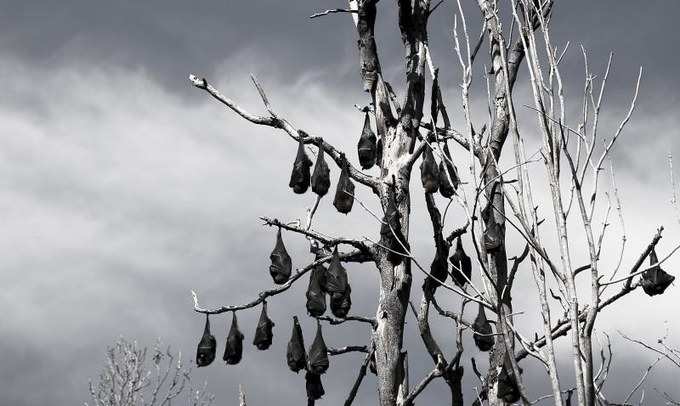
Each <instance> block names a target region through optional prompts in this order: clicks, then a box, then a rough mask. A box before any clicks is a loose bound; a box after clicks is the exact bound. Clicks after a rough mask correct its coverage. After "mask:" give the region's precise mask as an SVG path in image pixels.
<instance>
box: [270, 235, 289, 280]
mask: <svg viewBox="0 0 680 406" xmlns="http://www.w3.org/2000/svg"><path fill="white" fill-rule="evenodd" d="M269 258H270V259H271V261H272V264H271V265H269V273H270V274H271V276H272V279H274V283H276V284H278V285H282V284H284V283H286V282H288V278H290V274H291V272H292V270H293V264H292V261H291V259H290V255H288V251H286V246H285V245H283V239H282V238H281V229H280V228H279V231H278V232H277V233H276V245H275V246H274V250H273V251H272V253H271V254H270V255H269Z"/></svg>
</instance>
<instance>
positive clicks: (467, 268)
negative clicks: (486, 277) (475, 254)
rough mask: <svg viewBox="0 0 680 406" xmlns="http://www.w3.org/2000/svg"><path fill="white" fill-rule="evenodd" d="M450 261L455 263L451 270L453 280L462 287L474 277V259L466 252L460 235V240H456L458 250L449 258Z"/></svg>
mask: <svg viewBox="0 0 680 406" xmlns="http://www.w3.org/2000/svg"><path fill="white" fill-rule="evenodd" d="M449 261H450V262H451V264H452V265H453V269H452V270H451V276H452V277H453V282H455V284H456V285H458V286H460V287H461V288H462V287H463V286H465V284H466V283H467V281H468V280H469V279H470V278H471V277H472V261H471V260H470V257H469V256H467V254H466V253H465V250H464V249H463V243H462V242H461V239H460V237H458V240H457V241H456V250H455V251H454V252H453V255H451V257H450V258H449ZM463 275H465V276H463ZM466 277H467V279H466Z"/></svg>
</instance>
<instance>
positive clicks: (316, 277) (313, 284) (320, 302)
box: [306, 257, 327, 317]
mask: <svg viewBox="0 0 680 406" xmlns="http://www.w3.org/2000/svg"><path fill="white" fill-rule="evenodd" d="M317 259H318V257H317ZM326 272H327V271H326V268H325V267H324V266H323V265H322V264H319V265H317V266H315V267H314V268H313V269H312V272H311V275H310V276H309V285H308V286H307V293H306V296H307V304H306V306H307V312H308V313H309V314H310V316H312V317H319V316H321V315H323V314H324V313H325V312H326V292H325V291H324V286H325V285H326Z"/></svg>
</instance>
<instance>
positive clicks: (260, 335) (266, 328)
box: [253, 302, 274, 350]
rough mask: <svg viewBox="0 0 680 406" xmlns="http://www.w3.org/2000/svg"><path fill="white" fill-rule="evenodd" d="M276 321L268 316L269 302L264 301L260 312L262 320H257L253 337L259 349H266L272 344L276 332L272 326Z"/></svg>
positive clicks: (254, 343)
mask: <svg viewBox="0 0 680 406" xmlns="http://www.w3.org/2000/svg"><path fill="white" fill-rule="evenodd" d="M273 327H274V322H273V321H271V320H270V319H269V316H267V302H262V313H260V320H259V321H258V322H257V328H256V329H255V338H253V345H254V346H255V347H257V349H258V350H266V349H268V348H269V346H271V345H272V340H273V339H274V334H273V333H272V328H273Z"/></svg>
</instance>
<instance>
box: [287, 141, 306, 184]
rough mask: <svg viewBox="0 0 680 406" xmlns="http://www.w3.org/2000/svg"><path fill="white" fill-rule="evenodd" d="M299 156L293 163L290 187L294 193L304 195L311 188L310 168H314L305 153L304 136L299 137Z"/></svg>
mask: <svg viewBox="0 0 680 406" xmlns="http://www.w3.org/2000/svg"><path fill="white" fill-rule="evenodd" d="M299 139H300V141H299V143H298V149H297V155H296V156H295V162H293V170H292V172H291V173H290V182H288V186H289V187H291V188H292V189H293V192H295V193H297V194H302V193H305V192H306V191H307V189H308V188H309V178H310V176H309V168H311V167H312V161H311V160H310V159H309V157H307V154H306V153H305V144H304V142H302V136H301V135H300V137H299Z"/></svg>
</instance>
